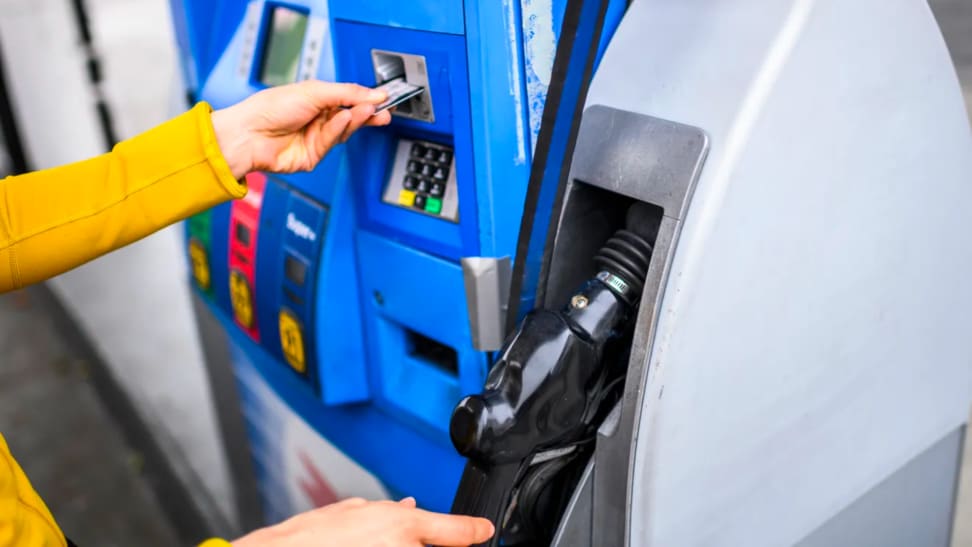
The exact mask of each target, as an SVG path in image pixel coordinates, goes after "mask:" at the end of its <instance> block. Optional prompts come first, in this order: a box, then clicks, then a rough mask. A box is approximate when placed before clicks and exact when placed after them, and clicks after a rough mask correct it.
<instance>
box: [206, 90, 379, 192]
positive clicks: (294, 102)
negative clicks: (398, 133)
mask: <svg viewBox="0 0 972 547" xmlns="http://www.w3.org/2000/svg"><path fill="white" fill-rule="evenodd" d="M384 99H385V94H384V93H382V92H380V91H375V90H373V89H369V88H367V87H362V86H359V85H355V84H334V83H327V82H321V81H314V80H309V81H306V82H301V83H297V84H291V85H285V86H280V87H273V88H270V89H265V90H263V91H261V92H259V93H256V94H254V95H252V96H251V97H249V98H247V99H246V100H244V101H242V102H240V103H238V104H236V105H233V106H231V107H229V108H224V109H222V110H217V111H215V112H213V114H212V119H213V128H214V129H215V131H216V140H217V141H218V142H219V147H220V150H222V152H223V156H224V157H225V158H226V162H227V163H228V164H229V166H230V170H231V171H232V172H233V176H235V177H237V178H242V177H243V176H244V175H246V174H247V173H249V172H250V171H270V172H275V173H293V172H296V171H310V170H311V169H313V168H314V166H316V165H317V163H318V162H320V161H321V159H322V158H323V157H324V156H325V155H326V154H327V152H328V151H329V150H330V149H331V148H333V147H334V146H335V145H337V144H339V143H342V142H344V141H345V140H347V138H348V137H350V136H351V134H352V133H354V132H355V131H357V130H358V129H359V128H360V127H362V126H363V125H385V124H387V123H389V122H390V121H391V114H389V113H388V112H382V113H380V114H378V115H375V116H373V115H372V114H374V108H375V105H376V104H378V103H380V102H381V101H383V100H384Z"/></svg>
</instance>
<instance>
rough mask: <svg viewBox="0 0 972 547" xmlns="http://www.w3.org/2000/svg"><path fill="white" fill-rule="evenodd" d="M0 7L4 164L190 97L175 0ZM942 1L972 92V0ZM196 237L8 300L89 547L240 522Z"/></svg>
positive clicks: (154, 119) (26, 401)
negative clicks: (193, 257) (189, 274)
mask: <svg viewBox="0 0 972 547" xmlns="http://www.w3.org/2000/svg"><path fill="white" fill-rule="evenodd" d="M0 6H2V9H0V62H2V64H0V67H2V73H3V74H2V77H3V81H4V84H5V85H4V96H3V97H2V98H3V99H4V100H3V101H0V102H3V103H5V106H6V105H9V106H10V108H7V109H5V110H4V111H3V112H0V115H2V117H3V120H4V123H5V125H6V126H7V127H8V132H7V134H8V135H11V134H12V135H16V136H17V138H15V139H9V138H8V139H7V140H6V141H4V142H3V143H2V144H3V146H2V149H3V152H4V153H2V154H0V172H3V173H11V172H16V171H21V170H28V169H42V168H46V167H52V166H56V165H60V164H64V163H68V162H71V161H75V160H79V159H83V158H86V157H90V156H94V155H96V154H99V153H102V152H104V151H105V150H106V148H107V146H108V145H109V143H110V142H113V141H116V140H118V139H124V138H126V137H129V136H132V135H135V134H137V133H139V132H140V131H143V130H145V129H148V128H150V127H152V126H154V125H156V124H158V123H160V122H162V121H163V120H165V119H167V118H169V117H171V116H173V115H174V114H176V113H178V112H181V111H183V110H184V109H185V108H186V100H185V97H184V92H183V89H184V86H183V85H182V83H181V72H180V68H179V66H178V60H177V54H176V50H175V45H174V44H175V39H174V37H173V34H172V25H171V22H170V12H169V5H168V3H167V2H166V1H165V0H83V1H82V0H74V1H71V0H45V1H41V2H38V1H37V0H0ZM931 6H932V9H933V10H934V12H935V14H936V16H937V17H938V19H939V21H940V24H941V27H942V31H943V34H944V36H945V40H946V42H947V44H948V47H949V49H950V51H951V53H952V55H953V59H954V61H955V64H956V67H957V71H958V76H959V78H960V79H961V80H962V82H963V84H964V85H965V97H966V100H967V103H968V104H970V105H972V0H932V2H931ZM970 183H972V181H970ZM183 245H184V242H183V235H182V232H181V230H180V229H179V228H170V229H167V230H164V231H162V232H160V233H158V234H156V235H154V236H152V237H150V238H148V239H145V240H143V241H141V242H139V243H137V244H134V245H132V246H130V247H128V248H126V249H123V250H121V251H118V252H116V253H113V254H111V255H109V256H106V257H104V258H102V259H100V260H98V261H95V262H93V263H91V264H88V265H86V266H84V267H82V268H79V269H78V270H76V271H73V272H71V273H69V274H67V275H64V276H62V277H60V278H57V279H54V280H52V281H51V282H49V283H47V284H46V285H44V286H41V287H35V288H31V289H28V290H25V291H22V292H18V293H14V294H8V295H4V296H2V297H0V356H2V357H0V361H2V365H0V431H2V432H3V433H4V435H5V436H6V437H7V440H8V442H9V444H10V446H11V448H12V450H13V452H14V453H15V455H16V456H17V457H18V458H19V460H20V462H21V463H22V465H23V466H24V468H25V469H26V471H27V473H28V475H29V476H30V477H31V479H32V481H33V483H34V485H35V487H36V488H37V490H38V491H39V492H40V493H41V495H42V496H43V497H44V498H45V499H46V500H47V502H48V503H49V505H50V507H51V509H52V511H53V513H54V514H55V516H56V517H57V518H58V520H59V522H60V523H61V525H62V527H63V528H64V529H65V530H66V531H67V532H68V533H69V534H70V535H71V536H72V538H73V539H74V540H75V541H76V542H77V543H78V544H80V545H134V544H138V545H145V546H152V545H159V546H161V545H176V544H183V545H188V544H189V543H190V542H192V541H194V540H196V539H198V538H199V537H201V536H203V535H208V534H218V535H224V536H232V535H234V534H237V533H239V532H240V526H239V523H237V522H235V520H234V518H235V517H234V511H233V509H232V502H231V500H232V499H233V497H234V495H235V494H234V491H233V488H234V485H233V484H232V483H231V481H230V479H229V474H228V472H227V470H226V464H225V457H226V456H225V454H224V451H223V447H222V446H221V444H220V443H219V441H218V439H219V435H218V434H217V424H216V418H215V414H214V411H213V403H212V401H210V398H209V397H210V395H209V394H210V389H209V386H208V384H207V382H208V380H207V376H206V374H205V371H204V365H203V356H202V353H201V350H200V343H199V340H198V339H197V333H196V329H195V325H194V319H193V314H192V305H191V302H190V298H189V292H188V290H189V289H188V284H187V279H186V274H185V272H186V271H187V270H186V265H185V263H184V258H183ZM970 455H972V450H966V459H967V460H968V459H969V456H970ZM960 497H961V498H962V503H961V504H960V507H961V509H960V510H959V512H958V514H957V515H956V527H955V532H954V537H953V542H954V545H956V546H959V545H961V546H972V471H970V470H969V464H966V472H965V473H964V479H963V487H962V491H961V493H960Z"/></svg>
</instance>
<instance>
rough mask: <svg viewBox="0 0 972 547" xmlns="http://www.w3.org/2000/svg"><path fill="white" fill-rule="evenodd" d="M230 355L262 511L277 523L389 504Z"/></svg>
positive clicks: (236, 353) (240, 354)
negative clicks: (344, 504)
mask: <svg viewBox="0 0 972 547" xmlns="http://www.w3.org/2000/svg"><path fill="white" fill-rule="evenodd" d="M230 355H231V358H232V360H233V363H234V368H235V369H236V371H237V374H238V375H237V380H238V381H239V382H240V384H241V387H242V390H241V393H244V394H245V395H244V396H243V397H242V403H243V407H244V408H243V410H244V412H243V414H244V416H246V418H247V421H248V425H249V427H250V430H251V435H252V436H251V439H250V442H251V443H253V446H252V447H251V448H252V450H253V451H252V455H253V457H254V458H255V460H256V461H257V465H258V467H260V468H262V469H272V470H274V471H273V472H272V473H266V474H262V475H261V476H260V477H259V478H258V480H259V481H260V492H261V496H262V498H263V502H264V504H265V506H266V509H267V510H268V512H269V513H270V515H271V516H273V517H274V518H275V519H279V520H282V519H284V518H287V517H290V516H293V515H295V514H297V513H302V512H304V511H308V510H310V509H313V508H315V507H321V506H324V505H329V504H331V503H334V502H337V501H340V500H343V499H347V498H351V497H361V498H365V499H371V500H381V499H389V498H390V494H389V492H388V490H386V489H385V487H384V486H383V485H382V483H381V482H380V481H379V480H378V479H377V477H375V476H374V475H373V474H371V472H369V471H368V470H367V469H365V468H364V467H363V466H362V465H361V464H360V463H358V462H356V461H355V460H353V459H351V458H350V457H348V456H347V455H345V454H344V452H342V451H341V450H340V449H339V448H337V447H336V446H334V445H333V444H331V443H330V442H329V441H327V440H326V439H324V438H323V437H322V436H321V435H320V434H319V433H318V432H317V431H315V430H314V429H313V428H312V427H311V426H310V425H308V423H307V422H306V421H304V419H303V418H301V417H300V415H298V414H297V413H296V412H294V410H293V409H292V408H291V407H290V406H289V405H288V404H287V403H286V402H285V401H284V400H283V399H282V398H281V397H280V395H278V394H277V392H276V391H274V389H273V388H272V387H270V385H268V384H267V382H266V380H264V379H263V378H262V377H261V375H260V373H259V372H258V371H257V370H256V369H255V368H254V365H253V364H252V363H251V362H250V357H249V356H247V354H246V352H245V351H244V350H242V349H241V348H240V347H239V346H236V344H232V343H231V344H230Z"/></svg>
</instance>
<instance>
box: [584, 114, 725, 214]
mask: <svg viewBox="0 0 972 547" xmlns="http://www.w3.org/2000/svg"><path fill="white" fill-rule="evenodd" d="M708 148H709V139H708V137H707V136H706V134H705V132H704V131H702V130H701V129H698V128H696V127H692V126H689V125H683V124H680V123H676V122H671V121H668V120H662V119H660V118H654V117H651V116H645V115H642V114H635V113H633V112H627V111H624V110H618V109H616V108H611V107H608V106H602V105H593V106H590V107H588V108H587V109H586V110H585V111H584V118H583V120H582V121H581V128H580V132H579V133H578V136H577V146H576V148H575V149H574V150H575V152H574V160H573V162H572V164H571V172H570V178H571V179H572V180H581V181H584V182H587V183H588V184H592V185H594V186H598V187H600V188H603V189H605V190H609V191H611V192H614V193H617V194H621V195H625V196H628V197H631V198H634V199H637V200H638V201H644V202H646V203H651V204H653V205H657V206H659V207H661V208H662V209H664V210H665V216H668V217H671V218H674V219H677V220H681V219H682V218H683V217H684V216H685V211H686V209H687V208H688V202H689V199H688V198H689V195H690V194H691V192H692V189H693V188H694V187H695V184H694V183H695V180H696V179H697V178H698V174H699V173H700V172H701V168H702V163H703V162H704V161H705V155H706V152H707V150H708Z"/></svg>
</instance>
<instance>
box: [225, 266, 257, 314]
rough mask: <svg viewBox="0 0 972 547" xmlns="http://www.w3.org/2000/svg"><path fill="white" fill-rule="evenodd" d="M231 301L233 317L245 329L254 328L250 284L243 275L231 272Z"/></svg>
mask: <svg viewBox="0 0 972 547" xmlns="http://www.w3.org/2000/svg"><path fill="white" fill-rule="evenodd" d="M230 301H231V302H232V304H233V315H235V316H236V321H237V322H238V323H239V324H240V325H242V326H243V327H244V328H247V329H248V328H250V327H251V326H253V298H252V296H251V295H250V284H249V283H247V281H246V278H245V277H243V274H241V273H240V272H237V271H235V270H234V271H232V272H230Z"/></svg>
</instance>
